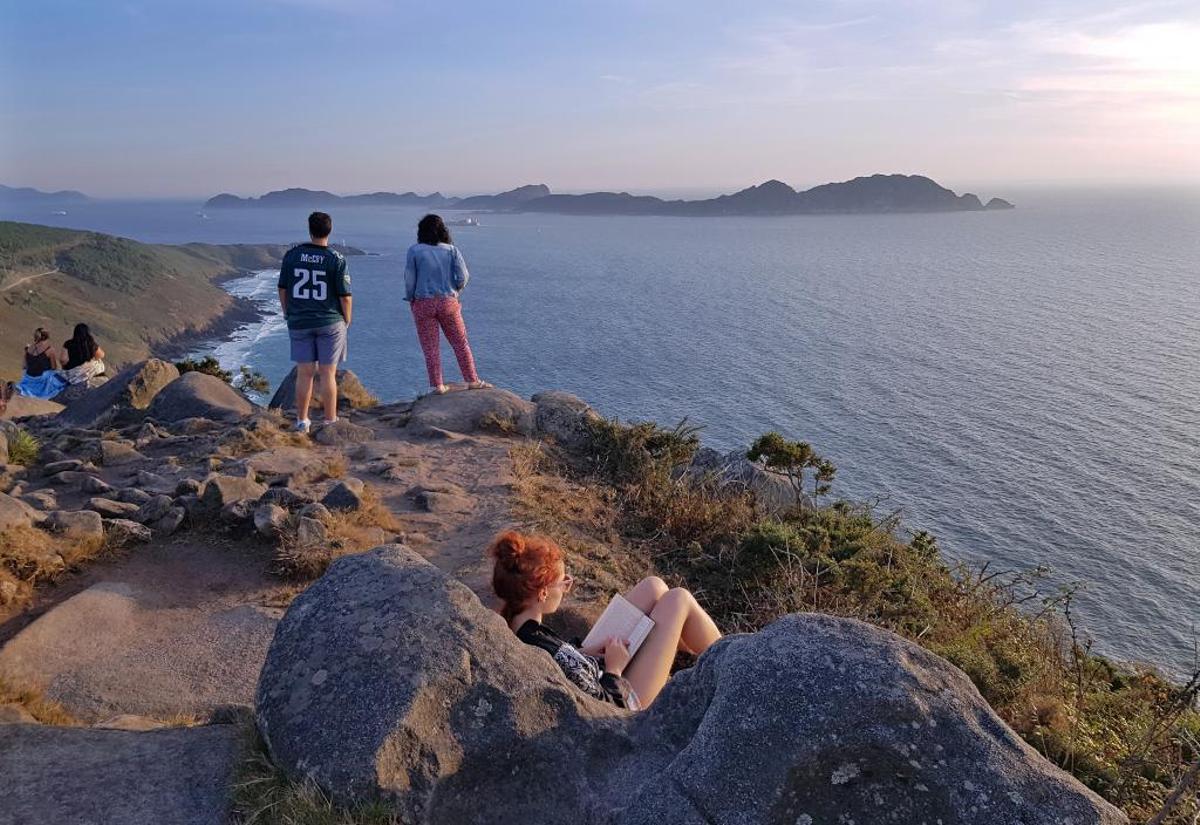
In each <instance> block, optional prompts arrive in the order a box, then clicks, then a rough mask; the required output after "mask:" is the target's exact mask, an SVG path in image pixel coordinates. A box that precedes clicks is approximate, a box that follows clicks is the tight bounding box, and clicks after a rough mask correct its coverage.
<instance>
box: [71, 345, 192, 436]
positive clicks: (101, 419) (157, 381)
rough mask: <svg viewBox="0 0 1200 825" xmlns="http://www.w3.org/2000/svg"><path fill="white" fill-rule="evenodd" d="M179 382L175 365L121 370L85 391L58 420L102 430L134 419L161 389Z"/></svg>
mask: <svg viewBox="0 0 1200 825" xmlns="http://www.w3.org/2000/svg"><path fill="white" fill-rule="evenodd" d="M177 378H179V370H177V369H175V365H174V364H170V363H167V362H166V361H160V360H159V359H157V358H151V359H149V360H148V361H142V362H141V363H138V364H134V365H133V366H130V367H126V368H125V369H123V370H121V371H120V372H119V373H117V374H116V375H115V376H113V377H112V379H111V380H109V381H107V382H105V383H104V384H102V385H101V386H99V387H96V388H95V389H91V390H88V391H87V392H86V393H84V394H83V395H82V396H81V397H80V398H78V399H76V400H74V401H72V402H71V403H70V404H69V405H68V406H67V408H66V409H65V410H63V411H62V412H60V413H59V414H58V416H57V418H58V421H59V422H60V423H62V424H64V425H66V426H69V427H89V428H92V429H103V428H107V427H112V426H119V425H121V424H127V423H130V422H131V421H133V420H134V419H136V418H137V417H138V416H139V415H140V414H141V413H142V412H143V411H144V410H145V409H146V408H147V407H149V406H150V404H151V402H152V401H153V400H154V397H155V396H156V395H158V393H159V392H160V391H161V390H162V388H163V387H165V386H167V385H168V384H170V383H171V382H172V381H174V380H176V379H177Z"/></svg>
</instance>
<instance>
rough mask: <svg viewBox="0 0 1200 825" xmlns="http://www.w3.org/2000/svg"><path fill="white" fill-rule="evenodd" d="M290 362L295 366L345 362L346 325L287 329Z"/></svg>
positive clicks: (338, 323) (340, 322) (341, 323)
mask: <svg viewBox="0 0 1200 825" xmlns="http://www.w3.org/2000/svg"><path fill="white" fill-rule="evenodd" d="M288 338H290V339H291V341H292V361H293V362H294V363H297V364H325V365H329V364H340V363H342V362H343V361H345V360H346V324H345V323H343V322H342V321H338V322H337V323H336V324H330V325H329V326H326V327H314V328H312V329H289V330H288Z"/></svg>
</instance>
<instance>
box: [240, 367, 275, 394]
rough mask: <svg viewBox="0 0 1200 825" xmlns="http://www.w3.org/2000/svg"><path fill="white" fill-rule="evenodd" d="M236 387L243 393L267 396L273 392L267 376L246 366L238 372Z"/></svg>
mask: <svg viewBox="0 0 1200 825" xmlns="http://www.w3.org/2000/svg"><path fill="white" fill-rule="evenodd" d="M236 385H237V386H238V387H239V388H240V389H241V390H242V391H249V392H257V393H261V394H262V395H266V394H267V393H269V392H270V391H271V382H270V381H268V380H267V376H265V375H263V374H262V373H261V372H259V371H258V370H252V369H250V368H249V367H248V366H246V365H245V364H243V365H242V366H241V368H240V369H239V371H238V375H237V381H236Z"/></svg>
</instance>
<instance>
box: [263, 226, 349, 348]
mask: <svg viewBox="0 0 1200 825" xmlns="http://www.w3.org/2000/svg"><path fill="white" fill-rule="evenodd" d="M279 288H280V289H286V290H287V295H288V300H287V306H288V311H287V324H288V328H289V329H314V328H316V327H327V326H329V325H330V324H336V323H337V322H338V321H342V320H345V319H344V318H343V317H342V305H341V298H342V297H343V296H345V295H349V294H350V275H349V274H348V273H347V272H346V259H345V258H344V257H342V255H341V253H340V252H337V251H336V250H333V249H330V248H329V247H327V246H317V245H316V244H314V243H302V244H300V245H299V246H293V247H292V248H291V249H289V250H288V251H287V254H285V255H284V256H283V264H282V265H281V266H280V267H279Z"/></svg>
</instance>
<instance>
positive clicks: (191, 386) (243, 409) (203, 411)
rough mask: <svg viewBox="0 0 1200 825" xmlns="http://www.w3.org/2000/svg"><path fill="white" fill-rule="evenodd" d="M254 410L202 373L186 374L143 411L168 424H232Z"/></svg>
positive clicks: (210, 376) (217, 381)
mask: <svg viewBox="0 0 1200 825" xmlns="http://www.w3.org/2000/svg"><path fill="white" fill-rule="evenodd" d="M254 410H255V407H254V405H253V404H251V403H250V402H249V401H247V400H246V398H245V396H243V395H242V394H241V393H240V392H238V391H237V390H235V389H234V388H233V387H231V386H229V385H228V384H226V383H225V382H224V381H222V380H221V379H220V378H217V377H215V376H212V375H208V374H207V373H203V372H188V373H185V374H184V375H183V377H181V378H179V379H178V380H175V381H172V382H171V383H170V384H168V385H167V386H166V387H164V388H163V390H162V391H161V392H160V393H159V394H158V395H157V396H156V397H155V399H154V401H153V402H152V403H151V404H150V406H149V408H148V409H147V410H146V415H148V416H150V417H151V418H153V419H155V420H156V421H164V422H167V423H175V422H178V421H183V420H185V419H187V418H207V419H208V420H210V421H225V422H234V421H240V420H241V419H243V418H245V417H246V416H248V415H250V414H251V413H253V412H254Z"/></svg>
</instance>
